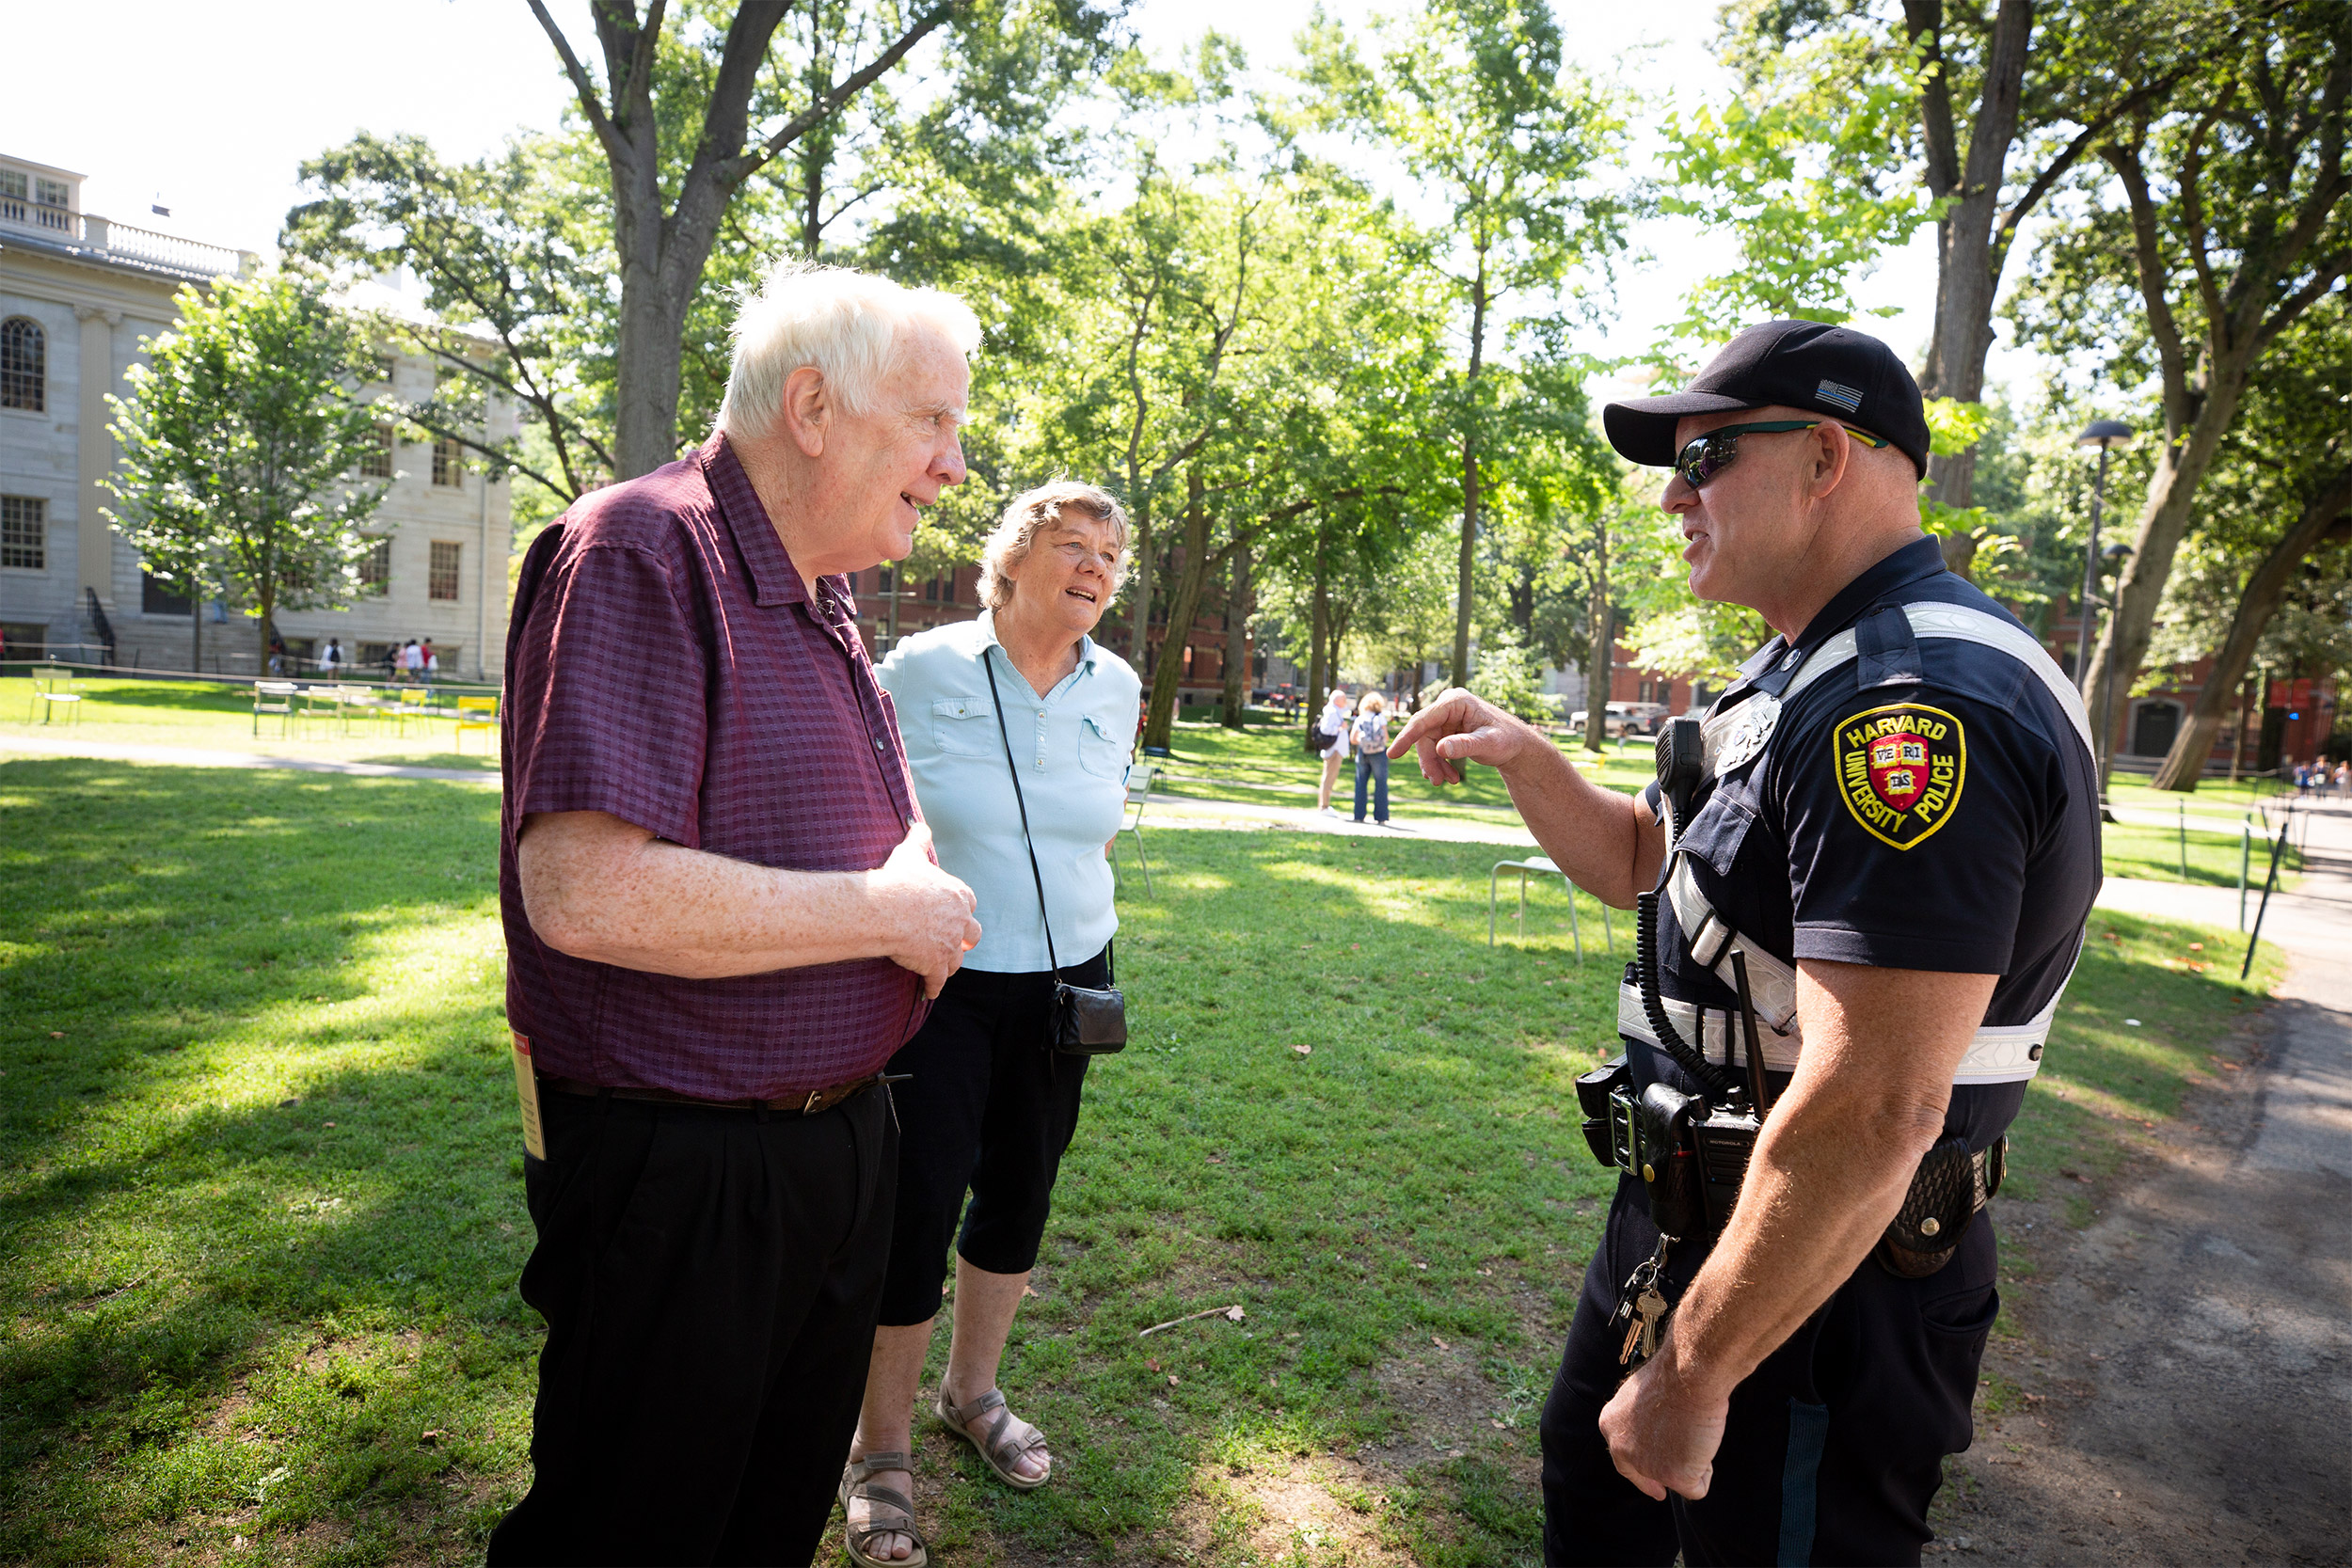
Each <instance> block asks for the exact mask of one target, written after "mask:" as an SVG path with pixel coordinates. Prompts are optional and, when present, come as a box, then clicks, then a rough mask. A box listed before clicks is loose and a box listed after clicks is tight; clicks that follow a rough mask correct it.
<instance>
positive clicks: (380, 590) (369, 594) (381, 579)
mask: <svg viewBox="0 0 2352 1568" xmlns="http://www.w3.org/2000/svg"><path fill="white" fill-rule="evenodd" d="M455 547H456V546H451V548H453V549H454V548H455ZM391 591H392V542H391V541H390V540H389V539H378V540H377V541H376V542H375V546H374V548H373V549H371V550H369V551H368V553H367V554H365V555H363V556H361V557H360V558H359V596H360V597H361V598H365V599H380V598H382V597H383V596H384V595H385V594H389V593H390V592H391ZM435 596H436V597H438V596H439V595H435ZM456 596H457V595H456V594H454V593H453V594H450V597H451V598H455V597H456Z"/></svg>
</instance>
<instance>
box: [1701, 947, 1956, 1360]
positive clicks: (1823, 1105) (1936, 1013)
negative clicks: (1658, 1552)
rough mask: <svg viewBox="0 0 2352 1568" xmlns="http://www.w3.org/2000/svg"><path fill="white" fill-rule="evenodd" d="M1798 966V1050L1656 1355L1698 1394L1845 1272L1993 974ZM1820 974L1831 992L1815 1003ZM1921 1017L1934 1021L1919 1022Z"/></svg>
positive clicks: (1760, 1353) (1911, 1167) (1936, 1108)
mask: <svg viewBox="0 0 2352 1568" xmlns="http://www.w3.org/2000/svg"><path fill="white" fill-rule="evenodd" d="M1801 975H1802V978H1801V980H1800V984H1799V988H1798V995H1799V1016H1800V1019H1801V1021H1802V1022H1804V1034H1805V1050H1804V1065H1803V1066H1802V1067H1801V1068H1800V1069H1799V1070H1798V1074H1797V1077H1796V1079H1795V1080H1794V1081H1793V1082H1792V1083H1791V1084H1790V1085H1789V1087H1788V1092H1787V1093H1786V1094H1785V1095H1783V1096H1782V1097H1781V1099H1780V1101H1779V1102H1778V1103H1777V1104H1775V1105H1774V1106H1773V1108H1772V1116H1771V1117H1770V1118H1769V1119H1768V1120H1767V1122H1766V1124H1765V1128H1764V1132H1763V1134H1762V1135H1761V1136H1760V1137H1759V1138H1758V1139H1757V1140H1756V1155H1755V1158H1754V1160H1753V1161H1752V1162H1751V1163H1750V1164H1749V1166H1748V1174H1747V1179H1746V1181H1745V1184H1744V1186H1743V1188H1742V1190H1741V1192H1740V1205H1739V1208H1738V1210H1737V1211H1736V1212H1734V1213H1733V1215H1732V1219H1731V1223H1730V1225H1729V1226H1728V1227H1725V1228H1724V1234H1723V1238H1722V1240H1721V1241H1719V1242H1718V1243H1716V1245H1715V1249H1714V1251H1713V1253H1712V1254H1710V1255H1709V1257H1708V1260H1707V1262H1706V1264H1705V1265H1704V1266H1703V1267H1701V1269H1700V1270H1699V1273H1698V1275H1697V1277H1696V1278H1695V1279H1693V1280H1692V1283H1691V1288H1690V1290H1689V1291H1686V1292H1685V1293H1684V1295H1683V1298H1682V1300H1681V1302H1680V1303H1679V1304H1678V1306H1677V1308H1676V1312H1675V1316H1674V1319H1673V1320H1672V1322H1673V1327H1672V1330H1671V1332H1670V1333H1669V1334H1668V1336H1667V1341H1666V1343H1667V1351H1668V1354H1667V1355H1666V1357H1665V1359H1666V1363H1667V1365H1666V1367H1665V1368H1663V1369H1661V1370H1666V1371H1668V1372H1669V1373H1670V1375H1672V1376H1674V1377H1676V1378H1677V1379H1679V1380H1681V1381H1684V1382H1685V1383H1687V1384H1688V1385H1689V1386H1691V1387H1692V1389H1693V1390H1695V1391H1699V1392H1701V1393H1704V1394H1708V1395H1714V1396H1728V1394H1729V1393H1730V1391H1731V1389H1732V1388H1733V1387H1734V1386H1737V1385H1738V1384H1739V1382H1740V1380H1741V1379H1743V1378H1745V1377H1746V1376H1747V1375H1748V1374H1749V1373H1750V1372H1752V1371H1754V1370H1756V1366H1757V1364H1758V1363H1760V1362H1761V1361H1762V1360H1763V1359H1764V1358H1765V1357H1766V1356H1767V1355H1770V1354H1772V1351H1773V1350H1774V1349H1775V1348H1777V1347H1778V1346H1779V1345H1780V1344H1781V1343H1782V1342H1783V1341H1784V1340H1786V1339H1787V1338H1788V1337H1789V1336H1790V1335H1791V1334H1793V1333H1795V1332H1796V1330H1797V1329H1798V1327H1799V1326H1800V1325H1801V1324H1803V1323H1804V1321H1805V1319H1806V1318H1808V1317H1810V1316H1811V1315H1812V1314H1813V1311H1814V1309H1815V1308H1817V1307H1820V1305H1821V1303H1822V1302H1824V1301H1826V1300H1828V1299H1829V1297H1830V1295H1831V1293H1832V1292H1833V1291H1836V1289H1837V1287H1838V1286H1839V1285H1841V1284H1843V1283H1844V1282H1845V1280H1846V1278H1847V1276H1848V1275H1851V1274H1852V1273H1853V1271H1854V1269H1855V1267H1856V1266H1857V1265H1859V1264H1860V1263H1861V1262H1862V1260H1863V1259H1864V1258H1865V1257H1867V1255H1868V1253H1869V1250H1870V1248H1871V1246H1872V1244H1873V1243H1876V1241H1877V1240H1878V1238H1879V1236H1880V1235H1881V1234H1882V1233H1883V1231H1884V1230H1885V1228H1886V1226H1887V1222H1888V1221H1890V1220H1892V1219H1893V1218H1894V1217H1895V1213H1896V1211H1898V1210H1899V1209H1900V1208H1901V1207H1902V1201H1903V1196H1904V1194H1905V1192H1906V1191H1907V1190H1908V1189H1909V1186H1910V1183H1911V1179H1912V1175H1913V1173H1914V1172H1915V1170H1916V1169H1917V1168H1918V1164H1919V1160H1920V1157H1921V1156H1922V1155H1924V1154H1925V1153H1926V1152H1927V1151H1928V1149H1929V1148H1930V1147H1931V1146H1932V1145H1933V1143H1934V1142H1935V1139H1936V1136H1937V1135H1938V1133H1939V1132H1941V1130H1942V1128H1943V1125H1944V1113H1945V1107H1946V1105H1947V1103H1948V1101H1949V1099H1950V1094H1951V1088H1950V1085H1951V1075H1952V1072H1953V1070H1954V1069H1956V1067H1957V1066H1958V1064H1959V1060H1960V1057H1961V1055H1962V1053H1963V1052H1964V1051H1965V1050H1966V1048H1967V1042H1968V1039H1969V1037H1970V1036H1971V1035H1972V1034H1973V1033H1974V1031H1975V1028H1976V1024H1977V1022H1978V1021H1979V1019H1981V1018H1982V1017H1983V1014H1984V1005H1985V1002H1986V1001H1987V1000H1988V999H1989V998H1990V996H1991V994H1992V989H1993V978H1994V977H1993V976H1991V975H1974V974H1923V973H1919V972H1915V971H1891V970H1866V969H1861V968H1860V967H1859V966H1856V965H1849V964H1820V963H1816V962H1813V961H1810V960H1808V961H1807V962H1806V963H1805V964H1804V965H1803V966H1802V970H1801ZM1824 979H1826V980H1827V981H1828V982H1829V983H1830V985H1831V986H1833V987H1834V988H1835V989H1836V990H1837V991H1838V992H1840V993H1842V994H1841V996H1840V998H1839V1000H1840V1001H1841V1002H1842V1003H1843V1004H1844V1005H1843V1006H1838V1007H1830V1006H1820V1005H1819V1004H1820V1002H1822V1001H1823V1000H1824V992H1823V990H1822V985H1821V982H1822V981H1823V980H1824ZM1922 1021H1931V1022H1930V1027H1929V1028H1928V1029H1927V1030H1925V1031H1922V1029H1921V1023H1922ZM1898 1031H1902V1032H1907V1033H1909V1034H1911V1035H1912V1036H1913V1037H1914V1038H1915V1039H1916V1040H1917V1043H1918V1045H1919V1047H1920V1049H1919V1050H1918V1051H1917V1053H1916V1054H1915V1055H1914V1056H1913V1057H1911V1058H1910V1060H1908V1061H1907V1062H1906V1061H1904V1060H1901V1059H1899V1058H1897V1059H1894V1060H1890V1059H1889V1055H1890V1053H1887V1052H1886V1051H1885V1050H1884V1048H1883V1044H1884V1042H1885V1041H1886V1040H1887V1039H1889V1038H1891V1037H1899V1035H1898V1033H1897V1032H1898ZM1923 1032H1924V1033H1926V1034H1927V1035H1928V1036H1929V1037H1928V1038H1924V1039H1922V1038H1919V1036H1920V1035H1921V1034H1922V1033H1923ZM1857 1033H1859V1034H1860V1035H1861V1036H1862V1039H1861V1041H1860V1042H1859V1045H1858V1042H1857V1039H1856V1038H1855V1036H1856V1035H1857ZM1857 1047H1858V1048H1857Z"/></svg>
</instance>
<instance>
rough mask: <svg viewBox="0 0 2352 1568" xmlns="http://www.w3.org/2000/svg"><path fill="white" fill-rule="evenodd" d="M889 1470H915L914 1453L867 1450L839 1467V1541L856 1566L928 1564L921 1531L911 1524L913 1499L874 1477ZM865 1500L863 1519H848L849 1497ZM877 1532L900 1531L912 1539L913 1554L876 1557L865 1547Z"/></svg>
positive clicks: (879, 1567)
mask: <svg viewBox="0 0 2352 1568" xmlns="http://www.w3.org/2000/svg"><path fill="white" fill-rule="evenodd" d="M888 1470H904V1471H905V1472H906V1473H907V1474H908V1475H910V1476H912V1475H913V1474H914V1455H912V1454H904V1453H869V1454H867V1455H866V1457H865V1458H864V1459H852V1460H850V1463H848V1464H847V1465H843V1466H842V1467H841V1544H842V1545H843V1546H844V1547H845V1548H847V1550H848V1551H849V1554H850V1561H851V1562H854V1563H856V1564H857V1565H858V1568H928V1565H929V1564H930V1560H931V1559H930V1550H929V1549H928V1548H927V1547H926V1546H925V1544H924V1542H923V1532H922V1531H921V1530H918V1529H916V1528H914V1498H912V1497H908V1496H907V1495H906V1494H905V1493H903V1492H901V1491H899V1490H898V1488H897V1487H895V1486H882V1485H879V1484H877V1483H876V1482H875V1481H874V1479H873V1478H874V1477H876V1476H878V1475H881V1474H882V1473H883V1472H884V1471H888ZM852 1497H854V1498H856V1499H857V1500H859V1501H861V1502H863V1503H865V1504H866V1522H865V1523H864V1524H862V1525H856V1524H851V1523H850V1499H851V1498H852ZM879 1535H903V1536H905V1537H906V1538H907V1539H908V1540H910V1541H912V1542H914V1556H912V1557H877V1556H875V1555H874V1554H873V1553H872V1552H869V1551H867V1550H866V1548H867V1547H869V1546H871V1545H872V1544H874V1538H875V1537H876V1536H879Z"/></svg>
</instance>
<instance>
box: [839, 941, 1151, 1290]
mask: <svg viewBox="0 0 2352 1568" xmlns="http://www.w3.org/2000/svg"><path fill="white" fill-rule="evenodd" d="M1062 977H1063V978H1064V979H1066V980H1068V981H1069V982H1070V983H1071V984H1073V985H1079V986H1105V985H1108V984H1109V983H1110V965H1109V964H1108V963H1107V962H1106V961H1105V960H1104V955H1103V954H1101V953H1097V954H1096V955H1095V956H1094V957H1093V958H1089V959H1088V960H1087V961H1086V962H1084V963H1082V964H1073V965H1065V966H1063V969H1062ZM1053 1000H1054V976H1053V974H1052V972H1051V971H1038V972H1034V973H1020V974H1007V973H1002V972H998V971H992V970H984V969H960V970H958V971H956V973H955V974H951V975H949V976H948V977H947V984H946V989H944V990H941V991H940V993H939V1000H938V1001H937V1002H935V1003H933V1004H932V1005H931V1012H930V1018H928V1019H927V1020H925V1021H924V1023H923V1027H922V1029H921V1030H920V1031H919V1032H918V1033H917V1034H916V1035H915V1037H914V1038H913V1039H911V1040H909V1041H907V1043H906V1044H905V1045H904V1046H902V1047H900V1048H899V1051H898V1054H897V1055H896V1056H893V1057H892V1058H891V1059H890V1070H891V1071H892V1072H894V1073H895V1072H903V1073H908V1074H910V1075H911V1076H910V1077H909V1078H908V1080H907V1081H906V1082H905V1083H903V1084H897V1085H892V1088H893V1092H894V1095H895V1097H896V1100H897V1103H898V1128H899V1136H898V1218H897V1221H896V1223H895V1225H894V1227H893V1228H892V1230H891V1233H890V1267H889V1270H888V1271H887V1273H886V1274H885V1275H884V1276H883V1281H882V1318H881V1323H882V1327H884V1328H905V1327H909V1326H911V1325H913V1324H914V1323H929V1322H930V1320H931V1319H932V1318H934V1317H936V1316H938V1315H939V1303H940V1299H941V1296H942V1294H943V1292H944V1288H945V1286H946V1278H947V1242H948V1238H949V1237H951V1236H955V1241H956V1251H957V1252H958V1253H959V1254H961V1256H962V1258H963V1259H964V1261H966V1262H968V1263H970V1264H971V1265H972V1266H973V1267H974V1268H976V1269H981V1270H984V1271H986V1272H987V1273H989V1274H1025V1273H1027V1272H1028V1271H1029V1270H1030V1269H1031V1268H1033V1267H1035V1266H1036V1264H1037V1249H1038V1243H1040V1242H1041V1241H1042V1240H1043V1239H1044V1236H1045V1219H1046V1216H1047V1214H1048V1213H1050V1212H1052V1208H1053V1196H1054V1178H1055V1177H1056V1175H1057V1173H1058V1172H1059V1171H1060V1169H1061V1157H1062V1151H1063V1150H1064V1149H1066V1148H1069V1147H1070V1139H1071V1135H1072V1134H1073V1133H1074V1132H1076V1131H1077V1130H1078V1091H1079V1090H1080V1088H1081V1087H1083V1086H1084V1085H1085V1083H1086V1072H1087V1058H1086V1057H1084V1056H1066V1055H1063V1054H1062V1053H1059V1052H1057V1051H1055V1050H1053V1049H1052V1048H1051V1047H1049V1046H1048V1045H1047V1044H1046V1043H1045V1026H1046V1022H1047V1015H1048V1014H1049V1012H1050V1011H1051V1009H1052V1006H1053ZM967 1190H968V1191H969V1192H970V1193H971V1195H972V1202H971V1206H970V1207H969V1208H968V1209H967V1208H965V1206H964V1201H963V1199H964V1194H965V1192H966V1191H967ZM959 1211H961V1212H962V1214H963V1233H962V1234H961V1236H956V1234H955V1232H956V1215H957V1213H958V1212H959Z"/></svg>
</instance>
